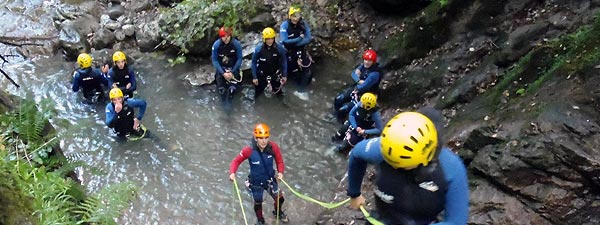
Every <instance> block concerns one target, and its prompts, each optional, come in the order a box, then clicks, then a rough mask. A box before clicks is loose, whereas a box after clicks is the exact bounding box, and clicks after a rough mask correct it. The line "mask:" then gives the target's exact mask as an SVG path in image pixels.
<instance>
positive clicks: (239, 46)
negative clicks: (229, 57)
mask: <svg viewBox="0 0 600 225" xmlns="http://www.w3.org/2000/svg"><path fill="white" fill-rule="evenodd" d="M233 45H234V46H235V52H236V55H237V60H236V61H235V65H233V68H232V71H239V70H240V67H241V66H242V58H243V57H244V56H243V55H242V44H240V42H239V41H238V40H235V39H233Z"/></svg>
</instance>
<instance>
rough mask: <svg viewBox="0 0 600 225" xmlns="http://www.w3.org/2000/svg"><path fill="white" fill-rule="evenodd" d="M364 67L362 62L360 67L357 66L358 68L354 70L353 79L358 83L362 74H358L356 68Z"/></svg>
mask: <svg viewBox="0 0 600 225" xmlns="http://www.w3.org/2000/svg"><path fill="white" fill-rule="evenodd" d="M361 69H362V64H361V65H360V66H358V67H356V69H353V70H352V80H354V82H356V83H358V81H359V80H360V76H358V74H356V70H361Z"/></svg>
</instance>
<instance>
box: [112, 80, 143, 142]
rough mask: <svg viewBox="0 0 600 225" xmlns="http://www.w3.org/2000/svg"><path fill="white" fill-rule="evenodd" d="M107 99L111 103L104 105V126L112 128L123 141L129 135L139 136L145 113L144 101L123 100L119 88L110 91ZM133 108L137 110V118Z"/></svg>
mask: <svg viewBox="0 0 600 225" xmlns="http://www.w3.org/2000/svg"><path fill="white" fill-rule="evenodd" d="M109 97H110V101H111V102H110V103H108V104H107V105H106V121H105V123H106V125H107V126H108V127H110V128H114V130H115V132H116V133H117V136H118V137H119V138H123V139H125V138H127V137H128V136H129V135H135V136H141V135H142V133H143V132H142V130H141V129H140V125H141V121H142V118H143V117H144V113H145V112H146V101H144V100H140V99H134V98H128V99H123V92H122V91H121V89H119V88H113V89H111V90H110V93H109ZM133 108H138V116H137V117H136V116H135V111H134V110H133Z"/></svg>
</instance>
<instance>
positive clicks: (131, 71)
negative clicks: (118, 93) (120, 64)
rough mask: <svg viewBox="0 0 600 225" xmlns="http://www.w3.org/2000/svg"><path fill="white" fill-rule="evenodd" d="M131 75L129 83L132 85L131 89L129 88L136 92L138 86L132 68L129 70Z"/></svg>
mask: <svg viewBox="0 0 600 225" xmlns="http://www.w3.org/2000/svg"><path fill="white" fill-rule="evenodd" d="M127 72H128V73H129V83H131V87H130V88H129V90H130V91H135V89H137V84H136V82H135V73H134V72H133V69H131V67H129V68H128V71H127Z"/></svg>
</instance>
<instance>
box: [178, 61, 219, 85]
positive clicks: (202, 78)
mask: <svg viewBox="0 0 600 225" xmlns="http://www.w3.org/2000/svg"><path fill="white" fill-rule="evenodd" d="M181 76H182V77H183V79H184V80H186V81H188V82H189V84H191V85H192V86H205V85H210V84H212V83H213V82H214V81H215V68H213V66H212V65H211V64H203V65H200V66H198V67H195V68H194V70H193V71H190V72H186V73H184V74H182V75H181Z"/></svg>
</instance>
